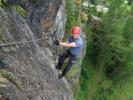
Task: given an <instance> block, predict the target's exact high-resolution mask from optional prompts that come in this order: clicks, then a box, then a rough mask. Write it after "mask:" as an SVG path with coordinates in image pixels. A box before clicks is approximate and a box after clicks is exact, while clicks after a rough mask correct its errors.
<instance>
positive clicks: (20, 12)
mask: <svg viewBox="0 0 133 100" xmlns="http://www.w3.org/2000/svg"><path fill="white" fill-rule="evenodd" d="M15 8H16V11H17V12H18V13H19V14H20V15H21V16H23V17H25V16H26V11H25V10H24V9H23V8H22V7H21V6H20V5H16V6H15Z"/></svg>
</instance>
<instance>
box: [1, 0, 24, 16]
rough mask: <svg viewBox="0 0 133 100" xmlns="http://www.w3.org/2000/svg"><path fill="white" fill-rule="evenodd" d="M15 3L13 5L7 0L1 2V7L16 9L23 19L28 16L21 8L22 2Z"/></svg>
mask: <svg viewBox="0 0 133 100" xmlns="http://www.w3.org/2000/svg"><path fill="white" fill-rule="evenodd" d="M16 2H17V1H14V2H13V4H10V3H7V2H6V0H0V7H3V8H5V7H15V9H16V11H17V12H18V13H19V14H20V15H21V16H23V17H25V16H26V10H25V9H24V8H23V7H22V6H21V2H20V3H19V2H17V3H16Z"/></svg>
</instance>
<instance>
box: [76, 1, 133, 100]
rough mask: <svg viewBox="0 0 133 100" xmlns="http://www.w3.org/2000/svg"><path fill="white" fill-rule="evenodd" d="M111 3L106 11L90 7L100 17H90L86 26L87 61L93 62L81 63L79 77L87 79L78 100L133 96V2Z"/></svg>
mask: <svg viewBox="0 0 133 100" xmlns="http://www.w3.org/2000/svg"><path fill="white" fill-rule="evenodd" d="M100 2H101V1H100V0H98V1H97V4H98V3H100ZM108 3H109V12H108V13H107V14H98V13H97V12H96V11H95V10H89V11H92V12H89V14H94V15H97V16H98V17H100V18H101V21H98V20H94V21H93V20H92V21H89V23H88V24H87V26H86V27H85V29H84V30H85V31H86V33H87V42H88V43H87V52H86V53H87V54H86V59H84V62H88V61H89V63H92V65H91V66H90V64H86V63H83V64H82V66H83V67H82V73H81V78H80V81H83V80H84V81H83V84H80V88H78V89H79V90H78V91H79V92H78V93H77V94H78V95H80V97H82V99H77V100H132V99H133V96H132V94H133V90H132V88H133V84H132V83H133V77H132V75H133V74H132V72H133V67H132V66H133V61H132V59H133V31H132V25H133V18H132V11H131V9H132V7H133V5H132V4H130V5H128V4H124V0H112V1H109V2H108ZM91 67H92V68H91ZM91 69H93V71H92V70H91ZM90 70H91V71H92V72H93V74H92V73H91V72H90ZM86 73H87V74H86ZM88 76H91V77H90V78H88ZM76 96H77V95H76ZM77 97H78V96H77Z"/></svg>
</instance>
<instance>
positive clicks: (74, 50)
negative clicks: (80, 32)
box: [68, 36, 83, 56]
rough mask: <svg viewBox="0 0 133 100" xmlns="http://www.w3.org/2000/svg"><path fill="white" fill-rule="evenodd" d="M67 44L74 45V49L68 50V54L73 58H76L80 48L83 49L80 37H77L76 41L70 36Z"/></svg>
mask: <svg viewBox="0 0 133 100" xmlns="http://www.w3.org/2000/svg"><path fill="white" fill-rule="evenodd" d="M68 42H69V43H71V42H75V44H76V47H71V48H70V52H71V54H72V55H74V56H78V55H79V54H80V52H81V50H82V47H83V40H82V38H81V37H79V38H78V39H74V38H73V36H70V37H69V38H68Z"/></svg>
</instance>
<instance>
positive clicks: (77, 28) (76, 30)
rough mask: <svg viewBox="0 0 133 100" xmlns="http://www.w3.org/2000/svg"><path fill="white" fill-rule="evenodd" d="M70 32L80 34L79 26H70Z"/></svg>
mask: <svg viewBox="0 0 133 100" xmlns="http://www.w3.org/2000/svg"><path fill="white" fill-rule="evenodd" d="M72 34H80V27H78V26H76V27H73V28H72Z"/></svg>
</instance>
